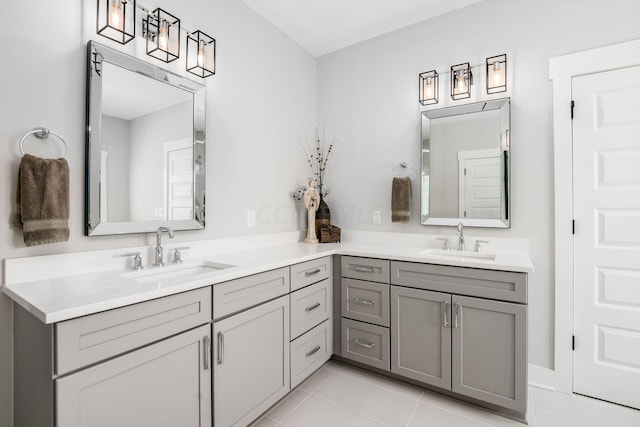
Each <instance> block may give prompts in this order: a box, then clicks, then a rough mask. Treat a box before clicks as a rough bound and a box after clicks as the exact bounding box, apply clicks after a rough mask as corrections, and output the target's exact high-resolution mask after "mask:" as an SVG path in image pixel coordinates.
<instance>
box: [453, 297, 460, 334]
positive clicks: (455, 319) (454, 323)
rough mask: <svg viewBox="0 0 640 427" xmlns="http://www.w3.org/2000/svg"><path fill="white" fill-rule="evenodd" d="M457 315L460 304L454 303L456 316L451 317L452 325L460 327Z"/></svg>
mask: <svg viewBox="0 0 640 427" xmlns="http://www.w3.org/2000/svg"><path fill="white" fill-rule="evenodd" d="M458 316H460V304H458V303H456V317H455V318H454V319H453V320H454V322H453V327H454V328H456V329H458V328H459V327H460V319H459V318H458Z"/></svg>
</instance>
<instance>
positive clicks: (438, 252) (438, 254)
mask: <svg viewBox="0 0 640 427" xmlns="http://www.w3.org/2000/svg"><path fill="white" fill-rule="evenodd" d="M420 255H422V256H427V257H432V258H443V259H459V260H464V259H468V260H472V259H482V260H488V261H495V259H496V254H492V253H488V252H460V251H455V250H450V251H445V250H443V249H427V250H426V251H422V252H420Z"/></svg>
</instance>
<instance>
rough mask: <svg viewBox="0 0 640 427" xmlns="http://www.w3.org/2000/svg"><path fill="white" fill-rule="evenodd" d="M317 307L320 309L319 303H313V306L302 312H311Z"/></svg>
mask: <svg viewBox="0 0 640 427" xmlns="http://www.w3.org/2000/svg"><path fill="white" fill-rule="evenodd" d="M318 307H320V303H319V302H317V303H315V304H313V305H310V306H309V307H306V308H305V309H304V311H311V310H315V309H316V308H318Z"/></svg>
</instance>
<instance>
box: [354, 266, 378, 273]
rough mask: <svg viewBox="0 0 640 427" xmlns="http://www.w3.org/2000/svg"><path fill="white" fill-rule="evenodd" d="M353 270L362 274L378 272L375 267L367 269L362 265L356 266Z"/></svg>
mask: <svg viewBox="0 0 640 427" xmlns="http://www.w3.org/2000/svg"><path fill="white" fill-rule="evenodd" d="M353 269H354V270H355V271H360V272H362V273H373V272H375V271H376V270H375V269H374V268H373V267H366V266H362V265H355V266H354V267H353Z"/></svg>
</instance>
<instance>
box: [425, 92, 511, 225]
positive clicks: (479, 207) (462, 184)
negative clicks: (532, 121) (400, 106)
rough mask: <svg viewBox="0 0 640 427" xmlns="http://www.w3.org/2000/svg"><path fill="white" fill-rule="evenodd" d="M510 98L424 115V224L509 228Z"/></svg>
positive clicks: (430, 112)
mask: <svg viewBox="0 0 640 427" xmlns="http://www.w3.org/2000/svg"><path fill="white" fill-rule="evenodd" d="M509 122H510V102H509V99H508V98H505V99H498V100H491V101H486V102H478V103H473V104H466V105H460V106H455V107H449V108H441V109H435V110H429V111H423V112H422V193H421V222H422V224H424V225H457V224H458V223H459V222H462V223H463V224H464V225H465V226H472V227H473V226H475V227H498V228H508V227H509V226H510V211H509V202H510V200H509V199H510V194H509V181H510V166H509V165H510V159H509V145H510V141H509V136H510V128H509V126H510V124H509Z"/></svg>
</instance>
